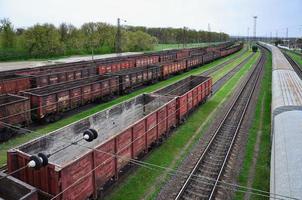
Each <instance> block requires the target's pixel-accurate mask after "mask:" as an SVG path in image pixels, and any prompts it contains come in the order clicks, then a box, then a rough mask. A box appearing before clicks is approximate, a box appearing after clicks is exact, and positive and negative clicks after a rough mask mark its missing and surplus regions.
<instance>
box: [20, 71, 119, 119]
mask: <svg viewBox="0 0 302 200" xmlns="http://www.w3.org/2000/svg"><path fill="white" fill-rule="evenodd" d="M118 92H119V88H118V78H117V77H113V76H111V77H108V76H94V77H89V78H86V79H81V80H76V81H69V82H65V83H59V84H54V85H50V86H46V87H41V88H35V89H31V90H28V91H25V92H23V94H24V96H27V97H28V98H29V99H30V102H31V107H32V109H33V110H32V117H33V118H34V119H38V120H41V119H44V120H46V121H47V122H52V121H56V120H57V119H59V118H60V116H61V113H62V112H65V111H67V110H71V109H74V108H77V107H79V106H81V105H84V104H87V103H89V102H93V101H96V100H108V99H110V98H111V97H112V96H113V95H115V94H118Z"/></svg>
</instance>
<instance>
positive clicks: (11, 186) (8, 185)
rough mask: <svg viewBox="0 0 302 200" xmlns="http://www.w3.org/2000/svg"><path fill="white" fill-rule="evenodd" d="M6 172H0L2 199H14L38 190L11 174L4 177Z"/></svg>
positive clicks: (0, 194)
mask: <svg viewBox="0 0 302 200" xmlns="http://www.w3.org/2000/svg"><path fill="white" fill-rule="evenodd" d="M4 176H6V174H2V173H1V172H0V199H6V200H14V199H23V197H25V196H27V195H29V194H31V193H33V192H35V191H36V189H34V188H33V187H31V186H29V185H27V184H25V183H23V182H22V181H19V180H17V179H15V178H13V177H11V176H8V177H6V178H4Z"/></svg>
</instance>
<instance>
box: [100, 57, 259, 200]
mask: <svg viewBox="0 0 302 200" xmlns="http://www.w3.org/2000/svg"><path fill="white" fill-rule="evenodd" d="M258 57H259V53H257V54H255V55H254V56H253V57H252V59H250V60H249V62H248V63H246V64H245V65H244V66H243V67H242V68H241V69H240V70H239V71H238V72H237V73H236V74H235V75H234V76H233V77H232V78H231V79H230V80H228V81H227V83H226V84H225V85H224V86H223V87H222V88H221V89H220V90H219V91H218V92H217V93H216V94H215V95H214V96H213V97H211V98H210V99H209V100H208V101H207V102H206V103H205V104H204V105H203V106H201V107H199V108H198V109H197V110H196V111H195V112H194V113H193V114H192V115H191V116H190V117H189V118H188V120H187V121H186V123H184V124H183V125H182V126H180V127H179V128H178V129H177V130H176V131H175V132H174V133H173V134H172V135H171V136H170V138H169V139H168V140H167V141H166V142H165V143H163V144H162V145H161V146H160V147H158V148H156V149H154V150H153V151H152V153H150V154H149V156H148V157H147V158H146V159H145V162H148V163H152V164H155V165H160V166H163V167H169V168H174V169H176V168H177V166H178V165H179V164H180V163H181V161H182V160H183V159H184V158H185V157H186V156H187V155H188V154H189V152H190V150H191V149H192V147H193V146H194V145H195V144H196V143H197V142H198V140H199V139H200V138H201V137H202V135H203V134H204V132H205V131H206V129H207V127H208V126H209V124H210V122H211V121H212V120H213V117H214V114H215V112H216V111H217V110H219V108H220V107H221V105H222V103H223V102H225V101H226V100H227V99H228V98H229V96H230V95H231V94H232V91H233V90H234V89H235V87H236V86H237V84H238V82H239V80H240V79H241V78H242V77H243V75H245V74H246V73H247V72H248V71H249V70H250V68H251V66H252V65H253V64H254V63H255V62H256V60H257V58H258ZM191 139H192V142H191V143H189V142H188V141H189V140H191ZM185 147H186V148H185ZM184 148H185V149H184ZM176 158H177V159H176ZM169 177H170V176H169V173H168V172H167V171H164V170H163V169H158V170H150V169H147V168H143V167H138V169H137V170H135V171H134V172H133V173H132V174H130V175H129V176H128V177H127V178H126V179H125V180H123V182H121V183H120V185H118V186H117V187H116V188H114V190H113V192H112V193H111V194H110V195H109V196H107V197H106V198H105V199H110V200H119V199H123V200H134V199H154V198H156V196H157V194H158V192H159V191H160V188H161V187H162V186H163V184H164V183H165V182H166V181H167V180H168V179H169ZM159 178H161V180H160V181H158V179H159Z"/></svg>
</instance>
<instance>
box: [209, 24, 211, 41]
mask: <svg viewBox="0 0 302 200" xmlns="http://www.w3.org/2000/svg"><path fill="white" fill-rule="evenodd" d="M208 34H209V38H208V39H209V41H208V42H211V25H210V23H208Z"/></svg>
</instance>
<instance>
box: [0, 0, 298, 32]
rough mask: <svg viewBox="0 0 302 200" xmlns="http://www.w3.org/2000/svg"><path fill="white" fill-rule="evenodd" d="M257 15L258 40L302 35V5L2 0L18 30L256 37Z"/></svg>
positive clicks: (276, 1) (263, 0)
mask: <svg viewBox="0 0 302 200" xmlns="http://www.w3.org/2000/svg"><path fill="white" fill-rule="evenodd" d="M253 16H258V19H257V36H268V37H270V35H271V34H272V36H273V37H274V36H276V32H278V36H279V37H285V35H286V28H288V35H289V36H290V37H296V36H302V20H301V19H302V0H85V1H83V0H0V19H1V18H9V19H10V20H11V21H12V23H13V24H14V27H15V28H18V27H29V26H32V25H34V24H36V23H52V24H55V25H59V24H60V23H62V22H66V23H71V24H73V25H75V26H77V27H80V26H81V25H82V24H83V23H85V22H97V21H101V22H106V23H110V24H116V20H117V18H118V17H119V18H122V19H125V20H126V21H127V22H123V24H125V25H133V26H147V27H184V26H186V27H188V28H191V29H196V30H208V24H210V28H211V31H216V32H220V31H222V32H225V33H228V34H230V35H240V36H246V35H247V34H248V28H249V29H250V30H249V35H250V36H251V35H252V34H253Z"/></svg>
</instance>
